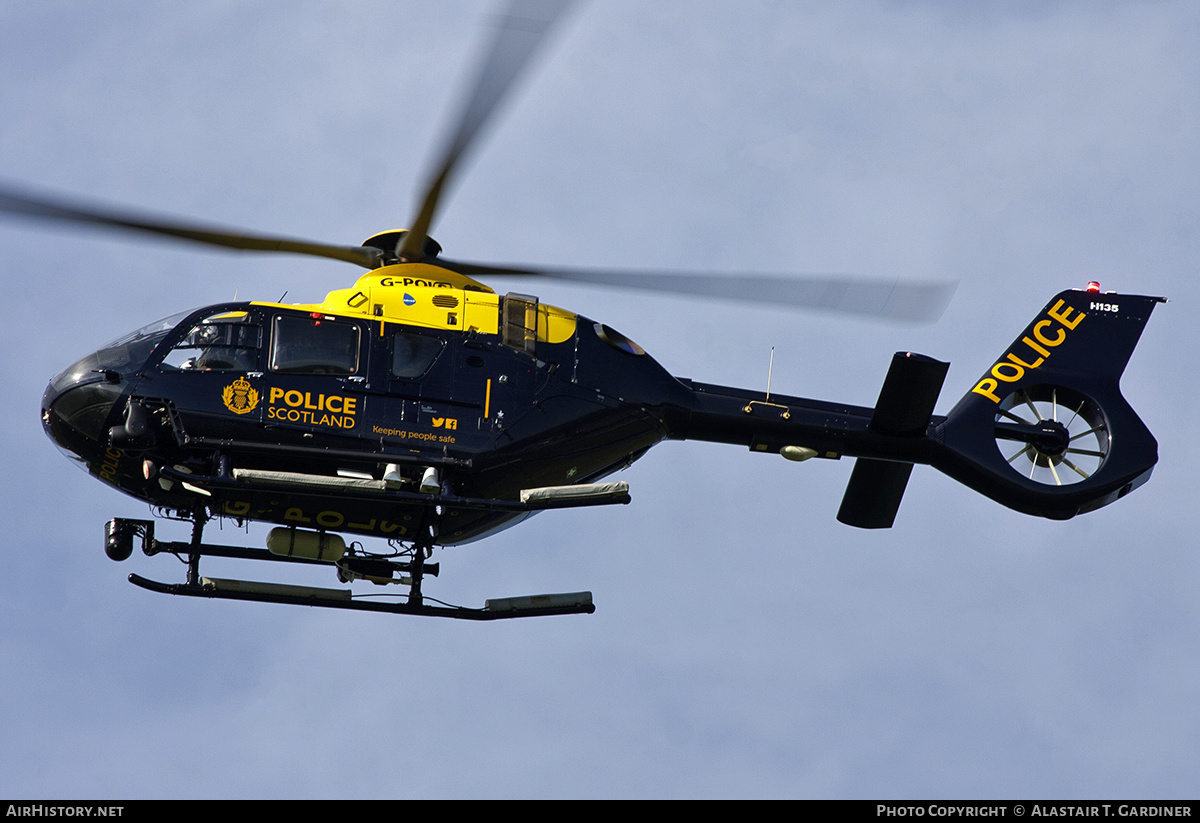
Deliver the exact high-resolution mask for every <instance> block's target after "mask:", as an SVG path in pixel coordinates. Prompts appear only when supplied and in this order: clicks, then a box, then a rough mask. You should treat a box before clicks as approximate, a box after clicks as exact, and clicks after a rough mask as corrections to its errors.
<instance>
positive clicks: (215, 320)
mask: <svg viewBox="0 0 1200 823" xmlns="http://www.w3.org/2000/svg"><path fill="white" fill-rule="evenodd" d="M261 345H262V326H261V325H260V324H259V321H258V318H256V317H255V316H253V315H252V314H249V313H247V312H222V313H220V314H216V315H213V316H211V317H205V318H204V319H203V320H201V321H200V322H199V323H197V324H196V325H195V326H193V327H192V329H191V331H189V332H188V333H187V334H186V335H184V337H183V339H182V340H180V341H179V342H178V343H176V344H175V345H174V346H172V347H171V350H170V351H169V352H167V355H166V357H164V358H163V361H162V365H161V368H162V369H164V370H167V371H240V372H249V371H257V370H258V351H259V348H260V346H261Z"/></svg>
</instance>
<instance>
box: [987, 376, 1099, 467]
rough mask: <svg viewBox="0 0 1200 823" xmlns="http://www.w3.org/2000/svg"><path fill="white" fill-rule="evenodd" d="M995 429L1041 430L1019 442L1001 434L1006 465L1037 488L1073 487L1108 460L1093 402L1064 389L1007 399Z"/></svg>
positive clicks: (1037, 389) (1031, 389)
mask: <svg viewBox="0 0 1200 823" xmlns="http://www.w3.org/2000/svg"><path fill="white" fill-rule="evenodd" d="M996 422H997V423H1015V424H1017V425H1019V426H1030V427H1034V426H1036V427H1040V428H1042V429H1044V430H1045V431H1046V435H1045V436H1044V437H1040V438H1033V439H1030V440H1028V441H1015V440H1012V439H1011V438H1009V437H1002V436H1000V435H999V433H998V434H997V437H996V445H997V446H998V447H999V449H1000V453H1001V454H1002V455H1003V456H1004V458H1005V460H1006V461H1007V463H1008V464H1009V465H1010V466H1012V467H1013V469H1014V470H1016V471H1018V472H1020V473H1021V474H1022V475H1024V476H1025V477H1027V478H1028V479H1030V480H1032V481H1034V482H1035V483H1042V484H1044V485H1048V486H1069V485H1073V484H1075V483H1082V482H1083V481H1084V480H1087V479H1088V478H1090V477H1091V476H1092V475H1093V474H1095V473H1096V472H1097V470H1099V468H1100V466H1101V465H1102V464H1103V463H1104V459H1105V458H1106V457H1107V456H1108V452H1109V447H1110V438H1109V433H1108V423H1107V421H1106V420H1105V419H1104V415H1103V413H1102V412H1101V410H1100V407H1099V406H1098V405H1097V404H1096V403H1095V402H1094V401H1093V400H1091V398H1089V397H1087V396H1086V395H1083V394H1081V393H1080V392H1077V391H1073V390H1071V389H1068V388H1064V387H1062V386H1028V387H1025V388H1021V389H1019V390H1017V391H1015V392H1013V393H1012V394H1010V395H1009V396H1008V397H1006V398H1005V399H1004V402H1002V403H1001V404H1000V407H999V410H998V411H997V413H996Z"/></svg>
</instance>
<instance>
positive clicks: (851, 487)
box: [837, 457, 912, 529]
mask: <svg viewBox="0 0 1200 823" xmlns="http://www.w3.org/2000/svg"><path fill="white" fill-rule="evenodd" d="M911 473H912V463H892V462H890V461H887V460H872V459H871V458H869V457H860V458H859V459H858V461H857V462H855V464H854V471H852V472H850V482H849V483H847V484H846V494H845V495H843V496H842V507H841V508H840V509H838V515H837V519H838V520H840V521H841V522H842V523H845V524H846V525H847V526H857V527H858V528H860V529H890V528H891V527H892V523H894V522H895V521H896V512H897V511H899V510H900V500H901V498H903V497H904V488H905V486H907V485H908V476H909V475H910V474H911Z"/></svg>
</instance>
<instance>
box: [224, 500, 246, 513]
mask: <svg viewBox="0 0 1200 823" xmlns="http://www.w3.org/2000/svg"><path fill="white" fill-rule="evenodd" d="M224 508H225V514H232V515H233V516H235V517H244V516H245V515H247V514H249V513H250V504H249V503H248V502H246V501H233V500H226V501H225V507H224Z"/></svg>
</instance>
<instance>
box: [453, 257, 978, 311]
mask: <svg viewBox="0 0 1200 823" xmlns="http://www.w3.org/2000/svg"><path fill="white" fill-rule="evenodd" d="M438 265H441V266H444V267H446V268H448V269H451V270H453V271H456V272H459V273H460V274H466V275H468V276H472V277H473V276H476V275H480V276H493V277H552V278H556V279H559V280H570V281H573V282H578V283H594V284H597V285H602V286H615V287H618V288H629V289H645V290H649V291H658V292H666V293H668V294H686V295H698V296H703V297H719V298H721V299H723V300H740V301H745V302H749V303H755V304H758V305H760V306H779V305H783V306H798V307H802V308H808V309H817V310H824V311H836V312H844V313H846V314H857V315H866V316H870V317H887V318H892V319H896V320H908V321H913V322H924V323H932V322H933V321H935V320H937V319H938V318H939V317H941V316H942V312H943V311H945V309H946V305H947V304H948V303H949V302H950V298H951V297H953V296H954V290H955V289H956V288H957V287H958V284H957V283H956V282H946V281H941V282H937V281H930V282H916V283H914V282H903V281H900V280H887V279H874V278H866V277H853V276H851V275H798V276H795V277H789V276H784V275H772V274H745V275H736V274H731V275H727V276H726V275H719V274H701V273H691V272H666V271H629V270H617V271H610V270H605V269H576V268H553V269H551V268H544V269H543V268H531V267H525V266H489V265H484V264H480V263H468V262H456V261H453V260H444V259H439V260H438Z"/></svg>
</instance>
